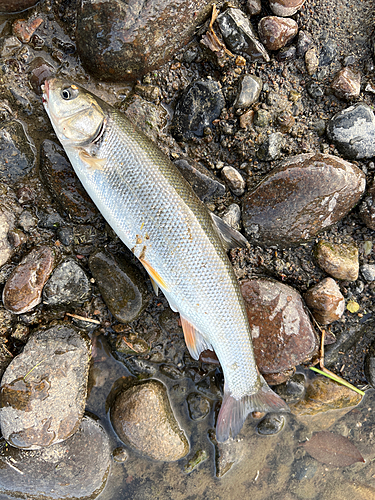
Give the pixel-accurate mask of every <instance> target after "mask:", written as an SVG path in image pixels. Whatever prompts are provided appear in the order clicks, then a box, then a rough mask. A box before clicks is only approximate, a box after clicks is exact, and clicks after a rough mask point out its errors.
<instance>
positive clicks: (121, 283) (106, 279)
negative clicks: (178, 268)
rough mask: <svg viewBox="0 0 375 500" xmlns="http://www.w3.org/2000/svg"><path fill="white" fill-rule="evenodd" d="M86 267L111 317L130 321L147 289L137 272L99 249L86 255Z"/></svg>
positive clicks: (141, 306) (140, 307)
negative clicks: (88, 255)
mask: <svg viewBox="0 0 375 500" xmlns="http://www.w3.org/2000/svg"><path fill="white" fill-rule="evenodd" d="M89 266H90V271H91V273H92V275H93V277H94V279H95V281H96V284H97V285H98V287H99V290H100V293H101V294H102V297H103V300H104V302H105V303H106V305H107V307H108V309H109V310H110V311H111V313H112V314H113V316H114V317H115V318H116V319H117V320H118V321H121V322H122V323H128V322H130V321H134V320H135V319H136V318H137V317H138V316H139V315H140V314H141V313H142V311H143V310H144V309H145V307H146V306H147V302H148V300H147V299H148V293H147V287H146V284H145V282H144V279H143V276H142V275H141V273H140V272H139V271H138V269H137V268H136V267H135V266H133V265H131V264H130V263H129V262H127V261H126V260H125V259H124V258H120V257H118V256H117V257H116V258H115V257H113V256H112V255H111V254H110V253H109V252H107V251H106V250H100V249H99V250H97V251H96V252H95V253H93V254H92V255H91V256H90V259H89Z"/></svg>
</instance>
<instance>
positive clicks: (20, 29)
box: [12, 17, 43, 43]
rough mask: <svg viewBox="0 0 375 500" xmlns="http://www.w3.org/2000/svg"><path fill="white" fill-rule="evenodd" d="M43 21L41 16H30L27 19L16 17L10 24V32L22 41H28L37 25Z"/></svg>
mask: <svg viewBox="0 0 375 500" xmlns="http://www.w3.org/2000/svg"><path fill="white" fill-rule="evenodd" d="M42 23H43V19H42V18H41V17H32V18H31V19H29V20H25V19H17V20H16V21H14V23H13V25H12V32H13V35H15V36H16V37H17V38H18V39H19V40H20V41H21V42H22V43H29V42H30V40H31V37H32V36H33V35H34V33H35V31H36V30H37V29H38V27H39V26H40V25H41V24H42Z"/></svg>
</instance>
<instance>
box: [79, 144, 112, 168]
mask: <svg viewBox="0 0 375 500" xmlns="http://www.w3.org/2000/svg"><path fill="white" fill-rule="evenodd" d="M78 156H79V157H80V159H81V160H82V161H83V162H84V163H86V164H87V165H88V166H89V169H90V170H103V168H104V165H105V164H106V161H107V160H106V159H105V158H96V157H95V156H91V155H90V154H89V153H88V152H87V151H85V150H84V149H81V151H80V152H79V154H78Z"/></svg>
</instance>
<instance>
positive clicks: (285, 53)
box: [276, 45, 296, 61]
mask: <svg viewBox="0 0 375 500" xmlns="http://www.w3.org/2000/svg"><path fill="white" fill-rule="evenodd" d="M295 57H296V48H295V46H294V45H290V46H289V47H283V48H282V49H280V50H279V52H278V53H277V55H276V58H277V60H278V61H291V60H292V59H295Z"/></svg>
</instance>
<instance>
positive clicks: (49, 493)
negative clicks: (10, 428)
mask: <svg viewBox="0 0 375 500" xmlns="http://www.w3.org/2000/svg"><path fill="white" fill-rule="evenodd" d="M0 455H1V457H2V462H3V466H2V468H1V475H0V493H3V494H5V495H9V496H10V497H12V498H13V497H17V498H20V497H22V498H43V499H45V500H56V499H57V498H75V499H76V500H87V499H91V500H93V499H94V498H96V497H97V496H98V495H99V494H100V493H101V491H102V490H103V488H104V486H105V484H106V481H107V478H108V475H109V471H110V465H111V452H110V442H109V439H108V435H107V434H106V432H105V430H104V429H103V427H102V426H101V425H100V424H99V422H97V421H96V420H94V419H92V418H90V417H88V416H85V417H84V418H83V420H82V422H81V424H80V426H79V428H78V431H77V432H76V433H75V434H74V436H72V437H71V438H69V439H68V440H66V441H64V443H59V444H54V445H52V446H50V447H49V448H44V449H41V450H39V451H25V450H20V449H18V448H13V447H12V446H9V445H8V444H7V442H6V441H4V440H1V441H0Z"/></svg>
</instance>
